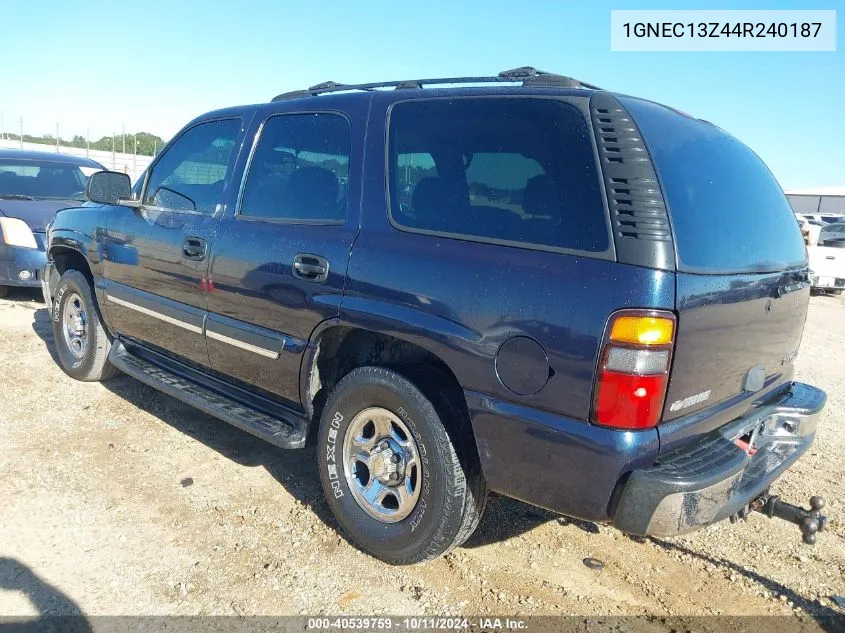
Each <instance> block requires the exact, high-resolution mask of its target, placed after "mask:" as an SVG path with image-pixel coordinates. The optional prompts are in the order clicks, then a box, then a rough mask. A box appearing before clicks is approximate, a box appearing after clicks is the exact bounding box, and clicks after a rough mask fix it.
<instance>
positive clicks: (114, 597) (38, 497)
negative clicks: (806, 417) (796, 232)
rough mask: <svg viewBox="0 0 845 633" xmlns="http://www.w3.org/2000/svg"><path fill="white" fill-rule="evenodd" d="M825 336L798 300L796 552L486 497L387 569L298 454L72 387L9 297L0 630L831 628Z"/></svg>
mask: <svg viewBox="0 0 845 633" xmlns="http://www.w3.org/2000/svg"><path fill="white" fill-rule="evenodd" d="M843 321H845V300H843V299H840V298H831V297H814V298H812V300H811V307H810V314H809V318H808V321H807V326H806V330H805V334H804V342H803V345H802V347H801V352H800V354H799V357H798V360H797V365H798V376H797V378H798V379H800V380H803V381H806V382H809V383H811V384H814V385H818V386H820V387H822V388H823V389H825V390H826V391H827V393H828V405H827V408H826V409H825V411H824V415H823V417H822V419H821V421H820V430H819V434H818V436H817V439H816V443H815V445H814V447H813V449H812V452H811V453H808V454H807V455H806V456H805V457H804V458H803V459H802V460H801V461H800V462H799V463H798V464H797V465H796V466H795V467H794V468H792V469H791V470H790V471H789V472H788V473H787V474H786V475H785V476H784V477H783V478H782V479H781V480H780V481H779V482H778V483H777V484H776V486H775V490H774V492H776V493H777V494H780V495H781V496H783V497H784V498H785V499H786V500H788V501H791V502H794V503H801V504H803V505H806V502H807V499H808V498H809V496H810V494H812V493H816V494H821V495H823V496H824V497H826V498H827V499H828V508H827V514H828V516H829V519H830V523H829V528H828V531H827V532H826V533H823V534H821V535H820V537H819V542H818V544H817V545H816V546H815V547H807V546H805V545H803V544H802V543H801V539H800V535H799V532H798V529H797V528H796V527H795V526H792V525H788V524H786V523H784V522H780V521H772V520H769V519H767V518H765V517H763V516H762V515H757V516H752V517H751V518H750V520H749V521H748V522H747V523H744V524H739V525H730V524H729V523H722V524H718V525H715V526H712V527H710V528H708V529H705V530H703V531H701V532H698V533H696V534H693V535H691V536H688V537H683V538H674V539H632V538H629V537H626V536H625V535H623V534H621V533H619V532H617V531H616V530H614V529H611V528H607V527H604V526H596V525H593V524H589V523H585V522H580V521H571V520H567V519H563V518H558V517H556V516H555V515H552V514H550V513H547V512H544V511H540V510H536V509H534V508H532V507H530V506H527V505H524V504H521V503H519V502H516V501H511V500H508V499H504V498H501V497H493V498H491V500H490V503H489V505H488V509H487V512H486V514H485V516H484V519H483V521H482V524H481V526H480V528H479V530H478V531H477V532H476V534H475V535H474V536H473V537H472V538H471V540H470V541H469V542H468V543H467V544H466V545H465V546H464V547H461V548H460V549H458V550H456V551H455V552H454V553H452V554H450V555H448V556H446V557H443V558H440V559H439V560H435V561H433V562H430V563H427V564H424V565H418V566H414V567H404V568H392V567H389V566H387V565H385V564H383V563H381V562H379V561H377V560H375V559H373V558H370V557H369V556H367V555H366V554H363V553H361V552H359V551H358V550H356V549H355V548H354V547H353V546H351V545H350V544H349V543H348V542H347V541H346V540H345V539H344V538H343V536H342V535H341V534H340V533H339V532H338V530H337V527H336V524H335V522H334V520H333V519H332V517H331V515H330V513H329V511H328V507H327V506H326V504H325V503H324V502H323V500H322V496H321V490H320V484H319V480H318V477H317V472H316V468H315V455H314V451H313V449H310V450H309V449H306V450H302V451H289V452H285V451H281V450H278V449H275V448H273V447H271V446H269V445H267V444H264V443H263V442H261V441H260V440H257V439H255V438H253V437H252V436H250V435H248V434H246V433H243V432H241V431H239V430H237V429H235V428H232V427H230V426H228V425H226V424H225V423H223V422H219V421H217V420H215V419H212V418H209V417H207V416H205V415H203V414H201V413H199V412H198V411H196V410H193V409H191V408H190V407H188V406H185V405H182V404H180V403H179V402H177V401H176V400H173V399H171V398H169V397H167V396H164V395H161V394H159V393H158V392H156V391H154V390H152V389H149V388H147V387H145V386H143V385H142V384H140V383H138V382H136V381H134V380H132V379H130V378H126V377H123V378H119V379H116V380H114V381H112V382H109V383H107V384H102V385H101V384H83V383H79V382H75V381H73V380H71V379H70V378H68V377H67V376H65V374H63V373H62V371H61V370H60V369H59V368H58V366H57V365H56V363H55V362H54V360H53V358H52V356H53V353H54V349H53V344H52V330H51V324H50V321H49V317H48V313H47V310H46V309H45V307H44V305H43V303H41V302H40V299H39V298H38V296H37V295H36V294H34V293H21V292H18V293H15V294H13V295H12V296H11V297H10V299H7V300H2V301H0V363H2V368H3V371H2V373H0V403H2V407H0V614H4V615H19V616H27V615H36V614H39V613H42V614H43V613H51V614H61V613H79V612H80V611H81V612H82V613H84V614H91V615H101V614H124V615H149V614H160V615H180V614H181V615H194V614H226V615H235V614H238V615H245V614H273V615H282V614H322V613H329V614H344V613H348V614H361V615H364V614H366V615H377V614H392V615H398V614H403V615H412V614H446V613H466V614H476V615H479V614H489V613H496V614H520V615H529V614H582V615H591V614H607V615H617V614H629V615H642V614H650V615H655V616H669V615H713V614H781V615H784V614H790V613H794V612H798V613H803V614H805V615H807V616H810V617H809V618H808V619H811V618H812V617H818V616H826V615H838V614H842V613H843V611H842V610H841V609H840V608H839V607H837V606H836V605H835V603H834V602H833V601H832V599H831V597H832V596H834V595H845V503H843V501H842V492H843V487H842V482H843V481H845V414H843V410H845V379H844V377H845V369H843V368H845V363H843V357H845V326H843ZM562 476H565V474H564V471H563V469H562ZM586 557H595V558H598V559H600V560H601V561H603V562H604V564H605V566H604V568H603V569H601V570H594V569H590V568H588V567H587V566H585V565H584V563H583V562H582V561H583V559H584V558H586Z"/></svg>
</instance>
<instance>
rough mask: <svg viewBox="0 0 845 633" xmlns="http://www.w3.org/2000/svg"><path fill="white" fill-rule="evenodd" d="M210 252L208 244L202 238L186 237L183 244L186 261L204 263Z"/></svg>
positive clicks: (183, 254)
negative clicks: (191, 260)
mask: <svg viewBox="0 0 845 633" xmlns="http://www.w3.org/2000/svg"><path fill="white" fill-rule="evenodd" d="M207 252H208V242H206V241H205V240H204V239H202V238H201V237H186V238H185V242H184V243H183V244H182V256H183V257H184V258H185V259H193V260H196V261H200V262H201V261H202V260H204V259H205V255H206V253H207Z"/></svg>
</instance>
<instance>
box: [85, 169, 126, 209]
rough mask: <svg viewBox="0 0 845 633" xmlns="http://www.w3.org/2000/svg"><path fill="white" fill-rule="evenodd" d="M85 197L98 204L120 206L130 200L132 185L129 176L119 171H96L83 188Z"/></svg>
mask: <svg viewBox="0 0 845 633" xmlns="http://www.w3.org/2000/svg"><path fill="white" fill-rule="evenodd" d="M85 197H86V198H88V199H89V200H90V201H91V202H99V203H100V204H120V202H121V201H122V200H123V201H131V200H132V183H131V181H130V180H129V176H127V175H126V174H122V173H120V172H119V171H97V172H94V173H93V174H91V177H90V178H89V179H88V184H87V185H86V186H85Z"/></svg>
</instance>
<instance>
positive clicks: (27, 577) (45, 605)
mask: <svg viewBox="0 0 845 633" xmlns="http://www.w3.org/2000/svg"><path fill="white" fill-rule="evenodd" d="M0 590H5V591H19V592H21V593H22V594H23V595H24V596H26V598H27V599H28V600H29V602H30V603H31V604H32V606H33V607H34V608H35V609H36V610H37V611H38V618H39V620H35V621H33V620H31V619H30V618H14V620H15V621H16V622H19V623H20V624H21V625H22V626H23V627H24V628H25V629H26V628H31V629H32V630H38V629H39V627H40V624H39V623H43V624H45V625H47V624H48V623H51V622H52V621H53V620H54V619H56V618H61V622H62V631H73V632H75V633H87V632H89V631H92V630H93V629H92V628H91V625H90V623H89V622H88V620H87V619H86V618H85V617H84V615H83V614H82V610H81V609H80V608H79V606H78V605H77V604H76V603H75V602H74V601H73V600H71V599H70V598H69V597H68V596H67V595H65V594H64V593H62V592H61V591H60V590H59V589H57V588H56V587H54V586H53V585H51V584H50V583H48V582H46V581H45V580H43V579H42V578H40V577H39V576H38V575H37V574H36V573H35V572H34V571H32V570H31V569H30V568H29V567H27V566H26V565H24V564H23V563H22V562H20V561H18V560H15V559H14V558H6V557H0Z"/></svg>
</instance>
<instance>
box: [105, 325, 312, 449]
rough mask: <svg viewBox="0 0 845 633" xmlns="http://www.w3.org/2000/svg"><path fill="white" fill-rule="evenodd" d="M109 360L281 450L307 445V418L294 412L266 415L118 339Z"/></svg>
mask: <svg viewBox="0 0 845 633" xmlns="http://www.w3.org/2000/svg"><path fill="white" fill-rule="evenodd" d="M109 361H111V363H112V364H113V365H114V366H115V367H117V368H118V369H119V370H120V371H122V372H123V373H125V374H127V375H129V376H132V377H133V378H136V379H137V380H140V381H141V382H143V383H144V384H147V385H149V386H150V387H153V388H154V389H158V390H159V391H162V392H164V393H166V394H167V395H168V396H172V397H174V398H176V399H177V400H181V401H182V402H184V403H186V404H189V405H191V406H192V407H195V408H197V409H199V410H200V411H203V412H204V413H207V414H209V415H212V416H214V417H215V418H219V419H220V420H223V421H224V422H228V423H229V424H231V425H232V426H236V427H238V428H239V429H242V430H244V431H247V432H248V433H252V434H253V435H255V436H256V437H259V438H261V439H262V440H265V441H267V442H269V443H270V444H274V445H275V446H278V447H280V448H301V447H303V446H304V445H305V436H306V432H305V429H306V428H307V426H306V424H305V419H304V417H299V416H296V415H293V413H292V412H291V414H290V415H289V419H282V418H280V417H274V416H270V415H267V414H266V413H263V412H261V411H259V410H257V409H255V408H253V407H250V406H248V405H246V404H243V403H242V402H239V401H238V400H235V399H234V398H230V397H229V396H227V395H224V394H221V393H220V392H218V391H216V390H214V389H210V388H208V387H205V386H203V385H201V384H199V383H198V382H196V381H194V380H191V379H189V378H187V377H185V376H182V375H180V374H179V373H177V372H175V371H172V370H170V369H168V368H167V367H164V366H162V365H159V364H157V363H154V362H152V361H149V360H147V359H145V358H141V357H140V356H137V355H135V354H132V353H131V352H129V351H128V350H127V349H126V348H125V347H124V346H123V344H122V343H121V342H120V341H117V340H116V341H115V342H114V345H113V346H112V348H111V352H110V353H109ZM281 408H282V407H280V409H281ZM285 413H287V412H285Z"/></svg>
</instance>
